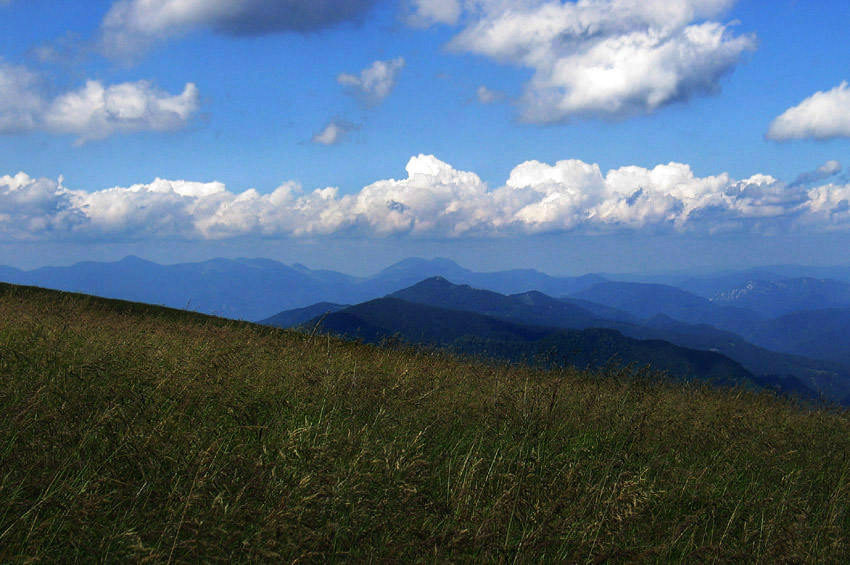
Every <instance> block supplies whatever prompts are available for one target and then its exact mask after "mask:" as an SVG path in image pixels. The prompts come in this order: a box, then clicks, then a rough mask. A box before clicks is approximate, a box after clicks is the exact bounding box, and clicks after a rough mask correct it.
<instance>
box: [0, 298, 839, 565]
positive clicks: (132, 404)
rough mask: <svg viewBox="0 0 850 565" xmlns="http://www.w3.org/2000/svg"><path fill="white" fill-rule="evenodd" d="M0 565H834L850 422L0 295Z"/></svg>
mask: <svg viewBox="0 0 850 565" xmlns="http://www.w3.org/2000/svg"><path fill="white" fill-rule="evenodd" d="M0 320H2V322H0V562H20V563H28V562H35V561H41V562H76V561H83V562H175V563H176V562H264V561H268V562H275V563H277V562H296V561H298V562H322V563H334V562H348V561H377V562H394V561H410V562H446V561H486V562H520V563H524V562H530V561H535V562H537V561H544V562H546V561H569V562H594V563H597V562H610V563H619V562H623V563H626V562H688V563H690V562H730V561H735V562H738V561H742V562H754V563H776V562H815V561H817V562H835V563H839V562H847V561H848V559H850V541H848V534H850V513H848V504H850V457H848V456H850V420H848V417H847V415H846V414H845V413H843V412H838V411H834V410H831V409H828V408H807V407H801V406H800V405H798V404H795V403H793V402H791V401H787V400H782V399H779V398H776V397H774V396H771V395H769V394H767V393H761V394H759V393H755V392H752V391H745V390H734V389H732V390H719V389H713V388H708V387H703V386H699V385H698V384H682V383H673V382H666V381H664V380H658V379H656V378H653V377H652V376H651V375H649V374H648V373H647V372H641V371H637V372H634V371H614V370H607V371H599V372H596V373H587V372H580V371H577V370H574V369H563V370H558V371H542V370H535V369H531V368H526V367H511V366H505V365H499V364H493V363H485V362H476V361H474V360H464V359H458V358H455V357H451V356H449V355H445V354H441V353H439V352H416V351H413V350H410V349H405V348H399V347H386V348H378V347H371V346H364V345H361V344H357V343H351V342H344V341H340V340H337V339H334V338H329V337H327V336H324V335H315V336H309V335H303V334H297V333H293V332H287V331H282V330H275V329H271V328H266V327H260V326H254V325H251V324H246V323H239V322H232V321H226V320H221V319H217V318H208V317H205V316H200V315H196V314H192V313H188V312H180V311H173V310H166V309H160V308H156V307H148V306H141V305H133V304H128V303H122V302H119V301H109V300H101V299H94V298H90V297H83V296H79V295H71V294H65V293H57V292H50V291H41V290H34V289H27V288H22V287H13V286H3V287H2V289H0Z"/></svg>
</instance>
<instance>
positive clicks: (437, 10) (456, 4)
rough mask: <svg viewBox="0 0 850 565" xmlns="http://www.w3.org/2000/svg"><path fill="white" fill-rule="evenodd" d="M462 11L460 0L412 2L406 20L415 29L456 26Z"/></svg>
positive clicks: (411, 0) (419, 0)
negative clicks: (447, 25)
mask: <svg viewBox="0 0 850 565" xmlns="http://www.w3.org/2000/svg"><path fill="white" fill-rule="evenodd" d="M462 10H463V9H462V7H461V3H460V1H459V0H410V2H409V4H408V11H407V14H406V16H405V20H406V21H407V23H408V24H409V25H412V26H414V27H428V26H431V25H434V24H449V25H455V24H456V23H457V22H458V20H459V19H460V15H461V13H462Z"/></svg>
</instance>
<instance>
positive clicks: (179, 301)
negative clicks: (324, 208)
mask: <svg viewBox="0 0 850 565" xmlns="http://www.w3.org/2000/svg"><path fill="white" fill-rule="evenodd" d="M9 282H15V283H17V284H27V285H35V286H41V287H45V288H53V289H57V290H66V291H75V292H83V293H86V294H94V295H97V296H103V297H106V298H120V299H124V300H132V301H137V302H146V303H149V304H160V305H163V306H169V307H172V308H186V309H189V310H195V311H198V312H202V313H206V314H216V315H218V316H223V317H228V318H241V319H248V320H254V319H258V318H264V317H267V316H269V315H270V314H273V313H275V312H280V311H281V310H284V309H287V308H292V307H294V306H303V305H306V304H313V303H316V302H320V301H322V300H326V299H327V298H328V297H329V296H337V295H339V294H340V293H339V291H338V289H337V287H336V286H335V285H333V284H330V283H329V282H327V280H323V278H322V277H321V276H317V275H314V274H312V273H311V272H309V271H306V272H305V271H304V270H299V269H295V268H292V267H287V266H286V265H284V264H282V263H278V262H276V261H271V260H268V259H213V260H210V261H204V262H201V263H181V264H177V265H168V266H163V265H158V264H156V263H152V262H150V261H145V260H143V259H140V258H138V257H133V256H130V257H127V258H125V259H122V260H120V261H116V262H113V263H99V262H82V263H77V264H75V265H72V266H70V267H45V268H41V269H35V270H33V271H27V272H22V273H21V274H20V275H19V276H17V277H16V278H15V279H14V280H11V281H9Z"/></svg>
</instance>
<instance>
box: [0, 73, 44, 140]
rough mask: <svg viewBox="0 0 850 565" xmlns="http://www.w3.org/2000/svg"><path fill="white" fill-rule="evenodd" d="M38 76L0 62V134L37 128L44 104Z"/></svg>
mask: <svg viewBox="0 0 850 565" xmlns="http://www.w3.org/2000/svg"><path fill="white" fill-rule="evenodd" d="M39 90H40V89H39V78H38V76H37V75H36V74H35V73H33V72H32V71H30V70H29V69H27V68H26V67H22V66H18V65H10V64H8V63H4V62H3V61H2V60H0V134H4V133H6V134H8V133H20V132H25V131H30V130H33V129H35V128H36V127H37V124H38V120H39V116H40V115H41V113H42V111H43V109H44V106H45V101H44V99H43V98H42V97H41V94H40V92H39Z"/></svg>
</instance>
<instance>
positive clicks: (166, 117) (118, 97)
mask: <svg viewBox="0 0 850 565" xmlns="http://www.w3.org/2000/svg"><path fill="white" fill-rule="evenodd" d="M199 106H200V96H199V93H198V89H197V87H196V86H195V85H194V84H192V83H188V84H186V86H185V88H184V89H183V92H182V93H180V94H177V95H171V94H169V93H167V92H165V91H162V90H160V89H158V88H155V87H153V86H152V85H151V84H150V83H149V82H147V81H139V82H127V83H122V84H117V85H113V86H108V87H106V86H104V85H103V84H102V83H100V82H98V81H91V80H90V81H88V82H87V83H86V85H85V86H84V87H83V88H81V89H80V90H76V91H73V92H69V93H67V94H63V95H62V96H60V97H58V98H56V99H55V100H54V101H53V103H51V104H50V106H49V108H48V109H47V111H46V112H45V113H44V116H43V122H44V125H45V127H46V129H48V130H49V131H53V132H57V133H71V134H75V135H78V136H79V138H78V139H77V143H78V144H82V143H85V142H87V141H92V140H97V139H104V138H106V137H109V136H110V135H113V134H116V133H132V132H137V131H174V130H179V129H183V128H184V127H185V126H186V125H187V124H188V122H189V120H190V119H191V118H192V116H193V115H194V114H195V113H196V112H197V111H198V108H199Z"/></svg>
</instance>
